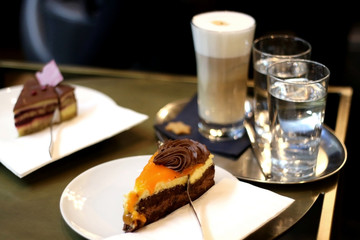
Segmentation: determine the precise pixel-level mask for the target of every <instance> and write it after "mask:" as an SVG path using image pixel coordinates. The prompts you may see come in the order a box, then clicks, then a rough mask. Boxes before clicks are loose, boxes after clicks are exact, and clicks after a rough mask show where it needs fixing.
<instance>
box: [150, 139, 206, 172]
mask: <svg viewBox="0 0 360 240" xmlns="http://www.w3.org/2000/svg"><path fill="white" fill-rule="evenodd" d="M209 155H210V152H209V150H208V149H207V148H206V146H205V145H203V144H201V143H199V142H196V141H194V140H191V139H177V140H168V141H166V142H165V143H164V144H163V145H161V147H160V148H159V150H158V154H157V155H156V156H155V158H154V163H155V164H156V165H163V166H165V167H167V168H170V169H172V170H175V171H177V172H182V171H183V170H184V169H186V168H188V167H190V166H192V165H196V164H199V163H205V161H206V160H207V159H208V157H209Z"/></svg>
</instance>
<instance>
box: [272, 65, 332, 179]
mask: <svg viewBox="0 0 360 240" xmlns="http://www.w3.org/2000/svg"><path fill="white" fill-rule="evenodd" d="M267 74H268V77H267V80H268V82H267V84H268V94H269V98H268V100H269V118H270V130H271V135H272V139H271V160H272V175H273V177H274V178H279V179H280V180H301V179H304V178H307V177H311V176H313V175H314V174H315V171H316V162H317V157H318V152H319V147H320V141H321V130H322V124H323V121H324V115H325V105H326V97H327V89H328V83H329V77H330V71H329V69H328V68H327V67H326V66H324V65H323V64H321V63H318V62H315V61H310V60H301V59H292V60H288V61H281V62H277V63H274V64H272V65H270V66H269V67H268V70H267Z"/></svg>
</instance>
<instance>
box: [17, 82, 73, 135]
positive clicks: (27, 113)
mask: <svg viewBox="0 0 360 240" xmlns="http://www.w3.org/2000/svg"><path fill="white" fill-rule="evenodd" d="M56 108H59V110H60V119H59V121H60V122H61V121H65V120H68V119H71V118H73V117H75V116H76V115H77V106H76V99H75V95H74V88H73V87H71V86H68V85H64V84H58V85H57V86H55V87H52V86H49V85H46V86H41V85H40V84H39V82H38V81H37V80H36V79H30V80H28V81H27V82H25V84H24V87H23V89H22V91H21V93H20V95H19V97H18V99H17V102H16V104H15V106H14V109H13V112H14V118H15V126H16V129H17V131H18V134H19V136H24V135H27V134H30V133H34V132H37V131H39V130H42V129H44V128H46V127H48V126H49V125H50V124H51V122H52V118H53V114H54V111H55V109H56Z"/></svg>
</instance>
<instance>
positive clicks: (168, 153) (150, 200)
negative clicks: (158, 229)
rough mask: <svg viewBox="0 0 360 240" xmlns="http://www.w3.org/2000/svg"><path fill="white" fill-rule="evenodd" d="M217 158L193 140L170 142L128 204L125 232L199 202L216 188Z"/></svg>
mask: <svg viewBox="0 0 360 240" xmlns="http://www.w3.org/2000/svg"><path fill="white" fill-rule="evenodd" d="M212 159H213V155H212V154H210V152H209V151H208V150H207V148H206V147H205V145H202V144H200V143H198V142H196V141H193V140H190V139H182V140H169V141H167V142H165V143H164V144H163V145H162V146H161V147H160V148H159V150H158V151H157V152H156V153H155V154H154V155H153V156H152V157H151V158H150V160H149V162H148V163H147V165H146V166H145V167H144V169H143V171H142V172H141V174H140V175H139V177H138V178H137V179H136V181H135V187H134V189H133V190H132V191H130V192H129V193H128V194H127V195H126V198H125V202H124V215H123V220H124V226H123V230H124V231H125V232H132V231H135V230H137V229H139V228H141V227H143V226H145V225H147V224H149V223H152V222H155V221H157V220H158V219H160V218H163V217H165V216H166V215H168V214H169V213H171V212H173V211H175V210H176V209H178V208H180V207H182V206H184V205H186V204H188V203H189V199H188V197H187V193H186V186H187V180H188V178H190V190H189V192H190V197H191V199H192V200H195V199H197V198H198V197H200V196H201V195H202V194H204V193H205V192H206V191H207V190H208V189H210V188H211V187H212V186H213V185H214V184H215V182H214V175H215V168H214V164H213V160H212Z"/></svg>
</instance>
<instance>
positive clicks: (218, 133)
mask: <svg viewBox="0 0 360 240" xmlns="http://www.w3.org/2000/svg"><path fill="white" fill-rule="evenodd" d="M254 31H255V20H254V19H253V18H252V17H251V16H249V15H246V14H243V13H238V12H229V11H220V12H208V13H203V14H199V15H196V16H194V18H193V20H192V33H193V40H194V47H195V53H196V63H197V76H198V106H199V116H200V121H201V122H200V124H199V131H200V133H202V134H203V135H205V136H206V137H208V138H211V139H213V140H221V139H226V138H235V139H236V138H239V137H240V136H241V135H242V134H243V130H242V129H243V126H242V121H243V119H244V104H245V99H246V91H247V90H246V89H247V85H246V82H247V79H248V68H249V59H250V52H251V45H252V41H253V37H254Z"/></svg>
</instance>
